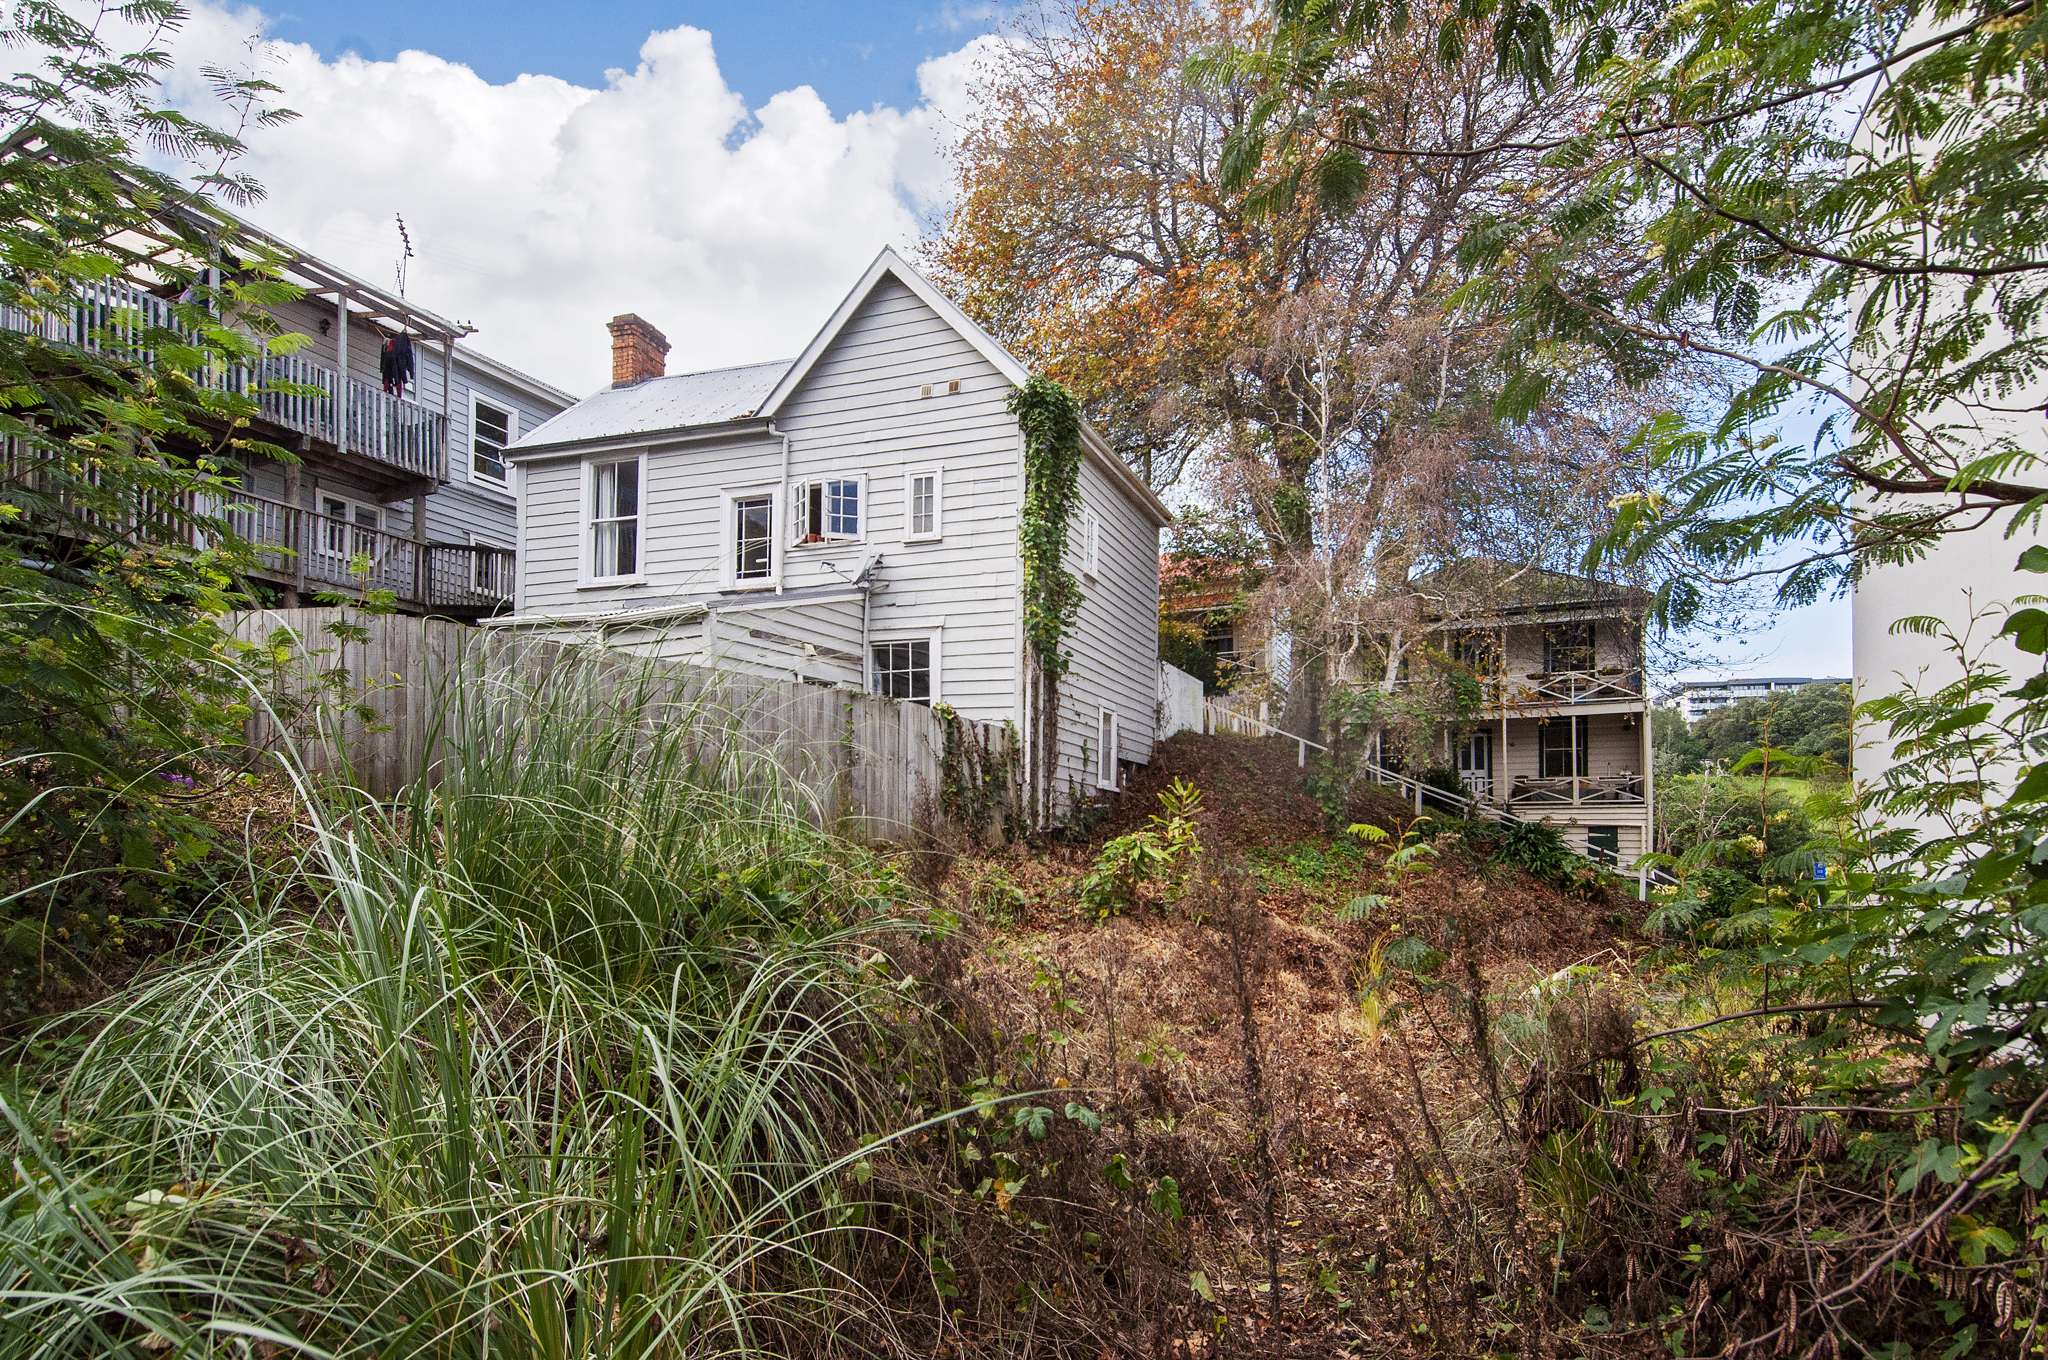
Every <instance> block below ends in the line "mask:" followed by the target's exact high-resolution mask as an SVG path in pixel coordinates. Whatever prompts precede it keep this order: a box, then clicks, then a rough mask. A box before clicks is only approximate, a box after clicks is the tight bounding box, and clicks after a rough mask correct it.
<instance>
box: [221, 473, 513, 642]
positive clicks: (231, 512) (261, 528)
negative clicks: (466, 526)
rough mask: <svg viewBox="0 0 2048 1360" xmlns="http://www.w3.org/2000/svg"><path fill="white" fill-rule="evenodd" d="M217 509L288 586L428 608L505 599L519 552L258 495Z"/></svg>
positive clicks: (492, 605)
mask: <svg viewBox="0 0 2048 1360" xmlns="http://www.w3.org/2000/svg"><path fill="white" fill-rule="evenodd" d="M219 513H220V517H221V518H222V519H224V520H225V521H226V522H227V523H228V525H229V526H230V527H231V528H232V529H233V531H234V533H235V535H236V537H238V538H240V539H242V540H243V541H244V542H246V543H248V544H249V545H250V547H252V548H253V549H255V552H256V559H257V563H258V566H259V571H260V572H261V574H262V575H263V576H264V577H265V578H267V579H269V580H271V581H274V582H276V583H277V584H279V585H286V586H290V587H291V588H293V589H294V590H300V591H308V592H315V591H323V590H340V591H346V592H349V593H351V594H364V593H367V592H369V591H376V590H384V591H389V592H391V594H392V595H394V596H395V597H397V600H398V603H399V604H400V605H401V606H403V607H405V608H407V609H411V610H417V611H421V612H427V613H447V614H465V615H467V614H491V613H495V612H497V611H498V610H500V609H502V608H505V607H507V606H509V605H510V604H511V603H512V583H513V573H514V571H515V570H516V568H517V563H518V558H517V556H516V554H514V553H513V551H512V550H511V549H510V548H494V547H490V546H488V545H485V544H462V543H416V542H414V541H413V540H412V539H410V538H404V537H401V536H399V535H397V534H391V533H385V532H384V531H383V530H381V529H371V528H367V527H365V526H363V525H360V524H355V523H352V522H351V521H349V520H345V519H341V518H338V517H336V516H333V515H323V514H321V513H320V512H318V511H316V510H307V509H305V508H304V507H302V506H297V505H286V504H284V503H283V502H281V501H273V500H266V499H264V498H263V497H260V496H240V497H237V498H236V499H235V501H234V502H233V503H231V504H229V505H227V506H226V507H224V508H223V509H222V510H221V511H220V512H219Z"/></svg>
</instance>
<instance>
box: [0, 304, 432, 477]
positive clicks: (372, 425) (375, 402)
mask: <svg viewBox="0 0 2048 1360" xmlns="http://www.w3.org/2000/svg"><path fill="white" fill-rule="evenodd" d="M0 327H4V328H5V329H7V330H11V331H19V332H21V333H23V334H28V335H40V336H41V337H42V338H43V339H45V340H48V341H50V342H52V343H54V344H62V345H75V346H77V347H78V348H80V349H83V350H87V351H89V352H91V353H95V354H106V355H108V356H110V357H113V358H116V359H121V360H124V361H127V362H131V363H137V364H149V363H151V362H153V361H154V360H155V357H156V356H155V352H154V351H152V350H149V349H147V348H145V347H144V346H143V338H144V336H145V334H146V333H147V332H148V331H150V330H153V329H154V330H167V331H174V332H178V333H180V334H186V333H187V332H186V330H185V328H184V327H182V326H181V325H179V323H178V320H177V317H176V316H175V315H174V314H173V310H172V304H171V303H170V302H169V301H168V300H166V299H164V298H160V297H158V296H156V295H155V294H154V293H151V292H149V291H148V290H146V289H143V288H138V287H136V286H135V285H134V284H131V283H126V282H121V281H117V280H110V281H107V282H102V283H96V284H91V285H88V286H86V287H85V288H84V289H83V291H82V292H81V293H80V295H79V297H78V298H77V299H76V300H75V301H74V302H72V304H71V305H70V306H68V307H65V308H61V309H59V310H56V311H52V312H44V313H31V312H26V311H23V310H22V309H20V308H16V307H5V308H0ZM205 381H206V385H207V386H209V387H213V388H215V389H217V390H219V391H223V392H232V393H234V394H236V395H238V396H246V397H250V398H252V399H253V400H254V401H255V402H256V405H257V409H258V410H260V411H261V412H262V414H263V418H264V419H265V420H267V421H269V422H270V423H272V424H274V425H277V426H280V427H282V428H284V429H286V430H290V431H292V432H293V433H295V434H303V435H306V436H308V437H310V438H313V439H317V440H320V441H321V442H322V443H325V444H327V445H330V446H331V447H333V448H336V449H338V450H340V451H342V452H345V453H354V454H360V455H361V456H363V457H365V458H368V459H370V460H371V461H373V462H377V463H382V464H384V465H385V466H387V467H393V468H397V469H399V470H400V471H403V472H408V473H411V474H413V475H415V476H419V477H427V478H433V479H436V480H439V479H443V478H445V477H446V475H447V451H448V421H447V419H446V417H444V416H443V415H442V414H441V413H440V412H439V411H435V410H430V409H428V408H427V407H425V406H422V405H420V404H419V403H417V402H412V401H405V400H402V399H400V398H398V397H394V396H392V395H391V394H390V393H388V392H386V391H384V389H383V388H381V387H380V386H378V385H377V384H376V383H372V382H366V381H364V380H363V379H361V378H354V377H351V378H348V379H347V380H346V381H344V380H343V379H342V377H341V375H340V374H338V373H336V372H335V370H334V369H332V368H330V367H329V366H327V365H326V364H321V363H316V362H314V361H313V360H311V359H307V358H304V357H303V356H301V355H297V354H269V355H265V356H263V357H262V358H259V359H255V360H252V361H250V362H248V363H238V364H230V365H223V366H217V367H215V368H214V369H213V370H212V371H211V372H209V373H208V374H207V375H206V377H205ZM283 384H290V385H292V386H294V387H300V388H309V389H312V390H311V391H280V390H276V389H277V388H278V387H279V386H280V385H283ZM337 394H340V400H341V401H343V402H345V403H346V405H347V415H348V420H347V430H346V432H345V435H344V431H343V430H342V427H341V421H340V419H339V414H340V413H339V411H338V410H337Z"/></svg>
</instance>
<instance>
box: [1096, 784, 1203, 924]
mask: <svg viewBox="0 0 2048 1360" xmlns="http://www.w3.org/2000/svg"><path fill="white" fill-rule="evenodd" d="M1201 810H1202V792H1201V790H1200V789H1197V788H1196V787H1195V786H1194V785H1193V784H1190V783H1188V782H1187V781H1186V780H1184V779H1176V780H1174V781H1173V782H1172V783H1171V784H1169V785H1167V787H1166V788H1164V789H1162V790H1160V793H1159V811H1158V812H1155V813H1153V814H1152V815H1151V816H1150V817H1149V818H1147V819H1146V823H1145V825H1144V826H1142V827H1139V828H1138V829H1137V830H1136V831H1132V832H1128V833H1126V834H1124V835H1121V836H1118V837H1117V838H1116V839H1114V840H1112V841H1110V842H1109V843H1108V844H1107V845H1105V846H1103V847H1102V849H1101V851H1100V852H1099V853H1097V855H1096V856H1095V863H1094V864H1093V865H1092V866H1091V867H1090V868H1089V870H1088V872H1087V874H1086V875H1085V876H1084V877H1083V878H1082V879H1081V887H1080V896H1081V905H1082V906H1084V907H1086V908H1087V909H1088V910H1089V911H1091V912H1093V913H1094V914H1095V917H1096V919H1097V920H1107V919H1108V918H1110V917H1111V916H1115V915H1117V914H1119V913H1121V912H1125V911H1128V910H1130V909H1131V908H1132V907H1133V906H1135V905H1137V899H1138V888H1139V886H1140V885H1141V884H1145V883H1150V882H1152V881H1154V880H1156V879H1158V878H1160V877H1162V876H1163V875H1165V874H1166V873H1168V872H1169V871H1170V870H1172V869H1174V868H1175V867H1176V866H1178V865H1180V864H1181V863H1183V862H1184V861H1185V860H1187V859H1189V858H1190V857H1191V856H1193V855H1194V854H1196V853H1197V852H1198V851H1200V849H1201V848H1202V845H1201V839H1200V837H1199V836H1198V835H1197V834H1196V831H1195V821H1194V819H1195V817H1196V816H1197V815H1198V814H1199V813H1200V812H1201Z"/></svg>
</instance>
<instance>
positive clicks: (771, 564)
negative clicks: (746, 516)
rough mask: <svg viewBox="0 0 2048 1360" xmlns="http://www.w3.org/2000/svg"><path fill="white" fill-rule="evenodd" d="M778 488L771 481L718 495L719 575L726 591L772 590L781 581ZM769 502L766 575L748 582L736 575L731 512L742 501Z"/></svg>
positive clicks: (735, 540) (735, 539) (736, 537)
mask: <svg viewBox="0 0 2048 1360" xmlns="http://www.w3.org/2000/svg"><path fill="white" fill-rule="evenodd" d="M780 491H781V488H780V487H778V486H777V485H776V484H775V483H774V482H767V483H764V484H762V485H760V486H733V487H726V488H724V489H723V490H721V491H720V492H719V493H718V576H719V580H720V581H721V582H722V583H723V584H724V586H725V588H726V589H727V590H772V589H774V588H775V586H776V585H777V584H778V583H780V582H781V580H782V527H783V513H784V511H783V506H782V504H781V499H782V498H781V495H780ZM750 500H766V501H767V502H768V574H767V575H766V576H757V577H754V578H752V579H750V580H745V581H743V580H741V579H740V576H739V562H738V560H737V559H738V556H739V548H740V545H739V535H738V534H737V533H735V532H734V530H735V528H736V527H737V526H736V525H735V524H734V523H733V515H734V512H735V511H736V510H737V509H738V506H739V503H740V502H741V501H750Z"/></svg>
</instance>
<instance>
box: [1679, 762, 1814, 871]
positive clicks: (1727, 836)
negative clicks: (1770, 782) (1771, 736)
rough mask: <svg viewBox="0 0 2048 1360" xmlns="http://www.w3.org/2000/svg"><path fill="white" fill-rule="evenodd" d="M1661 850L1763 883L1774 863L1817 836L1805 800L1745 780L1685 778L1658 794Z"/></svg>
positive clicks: (1739, 777)
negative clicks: (1814, 835) (1762, 788)
mask: <svg viewBox="0 0 2048 1360" xmlns="http://www.w3.org/2000/svg"><path fill="white" fill-rule="evenodd" d="M1657 828H1658V833H1659V834H1658V839H1659V845H1660V848H1661V849H1662V850H1663V852H1664V853H1666V854H1668V855H1671V856H1672V857H1673V858H1675V859H1680V860H1685V861H1687V863H1688V865H1709V864H1711V865H1716V866H1719V867H1721V868H1724V869H1732V870H1734V871H1735V872H1736V873H1738V874H1740V875H1742V876H1743V877H1744V878H1745V879H1747V880H1748V881H1750V882H1751V883H1758V882H1762V881H1763V879H1764V878H1765V876H1766V874H1767V870H1768V866H1769V864H1770V862H1771V861H1773V860H1777V859H1780V858H1782V857H1784V856H1787V855H1790V854H1792V853H1794V852H1795V851H1797V850H1798V849H1799V848H1800V847H1801V846H1803V845H1805V844H1806V843H1807V842H1808V841H1810V840H1811V839H1812V838H1813V825H1812V822H1811V820H1810V819H1809V818H1808V817H1807V815H1806V810H1805V800H1804V799H1802V798H1798V797H1794V796H1793V795H1792V794H1791V793H1788V792H1780V791H1778V790H1776V789H1771V790H1768V791H1767V792H1760V791H1759V786H1758V781H1756V780H1755V779H1751V778H1745V777H1742V776H1719V775H1681V776H1679V777H1678V778H1675V779H1669V780H1666V781H1664V783H1663V785H1662V786H1661V787H1660V788H1659V790H1658V795H1657Z"/></svg>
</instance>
